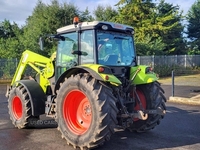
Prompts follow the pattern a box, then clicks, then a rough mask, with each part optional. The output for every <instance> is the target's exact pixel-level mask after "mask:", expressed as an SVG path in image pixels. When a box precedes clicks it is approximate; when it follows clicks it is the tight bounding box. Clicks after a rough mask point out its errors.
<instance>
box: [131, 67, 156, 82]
mask: <svg viewBox="0 0 200 150" xmlns="http://www.w3.org/2000/svg"><path fill="white" fill-rule="evenodd" d="M138 69H139V72H138V73H137V75H136V76H135V78H134V80H133V84H135V85H139V84H146V83H151V82H154V81H157V80H158V77H157V75H156V74H155V73H154V72H152V71H151V70H150V67H148V66H144V65H139V66H135V67H131V71H130V79H132V77H133V76H134V74H135V73H136V72H137V70H138Z"/></svg>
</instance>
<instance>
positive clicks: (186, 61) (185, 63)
mask: <svg viewBox="0 0 200 150" xmlns="http://www.w3.org/2000/svg"><path fill="white" fill-rule="evenodd" d="M186 65H187V58H186V55H185V68H186Z"/></svg>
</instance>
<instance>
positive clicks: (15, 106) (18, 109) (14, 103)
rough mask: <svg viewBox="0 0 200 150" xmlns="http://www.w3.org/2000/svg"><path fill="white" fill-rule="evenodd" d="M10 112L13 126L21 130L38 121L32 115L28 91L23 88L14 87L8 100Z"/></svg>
mask: <svg viewBox="0 0 200 150" xmlns="http://www.w3.org/2000/svg"><path fill="white" fill-rule="evenodd" d="M8 111H9V114H10V119H11V121H12V123H13V125H14V126H15V127H17V128H19V129H22V128H27V127H29V126H30V125H31V124H33V123H34V122H31V121H33V120H38V117H34V116H32V115H31V113H32V112H31V103H30V99H29V95H28V92H27V90H26V89H25V88H24V87H23V86H22V85H20V86H18V87H14V88H12V89H11V91H10V95H9V99H8Z"/></svg>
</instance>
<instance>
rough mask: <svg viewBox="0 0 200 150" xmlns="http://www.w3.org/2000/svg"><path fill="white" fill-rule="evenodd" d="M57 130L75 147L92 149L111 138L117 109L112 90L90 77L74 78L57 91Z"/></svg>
mask: <svg viewBox="0 0 200 150" xmlns="http://www.w3.org/2000/svg"><path fill="white" fill-rule="evenodd" d="M57 93H58V95H57V98H56V103H57V109H56V110H57V111H56V112H57V114H56V120H57V122H58V130H59V131H60V132H61V134H62V137H63V138H65V139H66V140H67V143H68V144H71V145H73V147H74V148H80V149H90V148H94V147H97V146H99V145H102V144H103V143H104V142H105V141H108V140H109V139H110V136H111V135H112V133H113V132H114V127H115V125H116V124H117V120H116V118H117V112H118V109H117V107H116V105H115V101H116V99H115V97H114V96H113V94H112V90H111V89H110V88H107V87H105V86H103V85H102V84H100V83H99V81H97V80H95V79H94V78H93V77H92V76H90V75H89V74H77V75H75V76H71V77H69V78H67V79H65V81H64V82H63V83H62V84H61V87H60V89H59V91H58V92H57Z"/></svg>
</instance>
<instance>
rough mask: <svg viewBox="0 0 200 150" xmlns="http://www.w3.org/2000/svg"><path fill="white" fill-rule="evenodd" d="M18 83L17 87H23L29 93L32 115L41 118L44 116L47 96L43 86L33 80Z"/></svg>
mask: <svg viewBox="0 0 200 150" xmlns="http://www.w3.org/2000/svg"><path fill="white" fill-rule="evenodd" d="M16 83H17V85H19V84H21V85H23V86H24V88H25V89H26V91H27V92H28V95H29V98H30V102H31V108H32V115H33V116H39V115H42V114H44V113H45V101H46V95H45V93H44V91H43V90H42V88H41V86H40V85H39V84H38V83H37V82H35V81H33V80H19V81H17V82H16Z"/></svg>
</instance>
